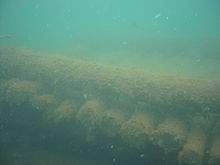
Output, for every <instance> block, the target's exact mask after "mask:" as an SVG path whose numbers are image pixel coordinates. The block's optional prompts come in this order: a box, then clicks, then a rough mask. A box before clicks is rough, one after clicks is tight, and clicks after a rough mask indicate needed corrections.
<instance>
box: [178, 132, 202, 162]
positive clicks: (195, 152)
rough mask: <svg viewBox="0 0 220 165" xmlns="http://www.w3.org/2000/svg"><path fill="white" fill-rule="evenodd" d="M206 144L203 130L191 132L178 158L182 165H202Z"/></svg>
mask: <svg viewBox="0 0 220 165" xmlns="http://www.w3.org/2000/svg"><path fill="white" fill-rule="evenodd" d="M205 143H206V136H205V134H204V132H203V131H202V130H192V131H190V132H189V134H188V136H187V140H186V143H185V144H184V145H183V149H182V151H181V152H180V153H179V156H178V160H179V163H180V165H202V161H203V156H204V149H205Z"/></svg>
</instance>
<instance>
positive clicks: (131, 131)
mask: <svg viewBox="0 0 220 165" xmlns="http://www.w3.org/2000/svg"><path fill="white" fill-rule="evenodd" d="M153 129H154V123H153V118H152V117H151V116H148V115H145V114H141V113H139V114H135V115H133V116H131V118H130V119H129V120H128V121H126V122H124V123H123V124H122V126H121V129H120V134H121V136H122V138H123V139H124V141H126V142H127V143H128V144H129V145H130V146H131V147H136V148H143V147H144V146H145V144H146V142H149V137H150V136H151V134H152V132H153Z"/></svg>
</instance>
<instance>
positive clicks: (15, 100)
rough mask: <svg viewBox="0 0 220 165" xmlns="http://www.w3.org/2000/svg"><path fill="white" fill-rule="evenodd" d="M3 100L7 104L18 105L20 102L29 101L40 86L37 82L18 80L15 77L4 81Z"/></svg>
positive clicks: (38, 90)
mask: <svg viewBox="0 0 220 165" xmlns="http://www.w3.org/2000/svg"><path fill="white" fill-rule="evenodd" d="M5 84H6V85H5V86H4V87H5V89H1V90H4V95H3V96H2V97H4V99H3V100H4V101H5V102H7V103H8V104H15V105H20V104H22V103H30V100H31V99H32V98H33V97H35V96H36V95H38V94H39V93H40V92H41V90H42V86H41V85H40V84H39V83H37V82H31V81H26V80H19V79H16V78H13V79H10V80H7V81H6V82H5Z"/></svg>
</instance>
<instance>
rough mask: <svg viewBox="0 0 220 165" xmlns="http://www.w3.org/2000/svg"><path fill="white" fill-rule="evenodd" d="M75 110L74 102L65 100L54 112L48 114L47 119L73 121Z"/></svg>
mask: <svg viewBox="0 0 220 165" xmlns="http://www.w3.org/2000/svg"><path fill="white" fill-rule="evenodd" d="M77 110H78V109H77V106H76V104H75V103H74V101H71V100H65V101H63V102H62V103H61V104H60V105H59V106H58V107H57V108H56V109H55V110H52V111H50V113H48V118H49V119H51V120H54V121H67V120H75V117H76V114H77Z"/></svg>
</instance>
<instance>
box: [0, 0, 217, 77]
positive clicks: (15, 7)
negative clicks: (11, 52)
mask: <svg viewBox="0 0 220 165" xmlns="http://www.w3.org/2000/svg"><path fill="white" fill-rule="evenodd" d="M219 9H220V2H219V1H218V0H184V1H182V0H136V1H134V0H62V1H61V0H31V1H30V0H0V35H5V34H7V35H10V37H5V38H4V37H2V38H1V39H0V45H3V46H5V45H6V46H22V47H27V48H30V49H34V50H37V51H44V52H50V53H59V54H62V55H69V56H76V57H77V58H84V59H88V60H91V61H95V62H97V63H103V64H113V65H121V66H129V67H136V68H140V69H146V70H148V71H152V72H159V73H164V74H174V75H181V76H190V77H192V76H193V77H200V78H206V79H219V78H220V65H219V64H220V62H219V59H220V30H219V29H220V10H219Z"/></svg>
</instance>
